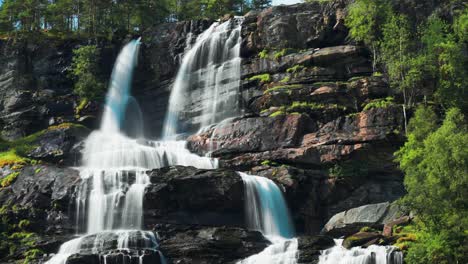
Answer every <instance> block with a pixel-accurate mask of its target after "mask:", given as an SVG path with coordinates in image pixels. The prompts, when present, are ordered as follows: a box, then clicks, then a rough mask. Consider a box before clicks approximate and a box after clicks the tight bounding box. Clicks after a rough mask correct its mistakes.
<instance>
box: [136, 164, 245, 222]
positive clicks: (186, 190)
mask: <svg viewBox="0 0 468 264" xmlns="http://www.w3.org/2000/svg"><path fill="white" fill-rule="evenodd" d="M149 176H150V179H151V184H150V185H149V186H148V187H147V188H146V191H145V197H144V202H143V207H144V219H145V225H147V226H151V225H152V224H155V223H178V224H200V225H214V226H220V225H228V226H233V225H234V226H243V219H244V185H243V182H242V179H241V177H240V176H239V175H238V174H237V173H236V172H234V171H232V170H225V169H217V170H201V169H196V168H194V167H182V166H175V167H167V168H162V169H157V170H153V171H151V172H149Z"/></svg>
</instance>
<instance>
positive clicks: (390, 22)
mask: <svg viewBox="0 0 468 264" xmlns="http://www.w3.org/2000/svg"><path fill="white" fill-rule="evenodd" d="M445 4H447V3H445ZM445 4H444V3H442V2H440V3H439V2H438V3H434V2H430V1H426V2H421V5H418V6H417V7H416V6H414V5H409V4H406V3H405V4H404V3H403V1H396V2H389V1H384V0H377V1H373V0H356V1H355V2H354V3H353V4H352V5H351V6H350V9H349V15H348V18H347V20H346V24H347V25H348V26H349V27H350V36H351V37H352V38H353V39H354V40H356V41H361V42H363V43H364V44H366V45H367V46H368V47H370V48H371V51H372V53H373V61H374V63H373V66H374V76H382V75H384V76H385V77H388V79H389V81H390V85H391V87H392V89H394V91H396V92H399V93H401V94H402V95H403V100H404V102H403V103H404V104H403V105H404V109H408V108H413V109H416V111H415V114H414V116H413V118H411V119H410V122H409V124H408V126H407V134H406V136H407V142H406V143H405V145H404V146H403V147H402V148H401V149H400V150H399V151H398V152H397V153H396V156H397V161H398V162H399V163H400V168H401V169H402V171H403V172H404V173H405V180H404V183H405V187H406V190H407V192H408V193H407V195H406V196H405V197H404V198H403V199H402V203H403V204H404V205H405V206H407V207H408V208H409V209H410V210H412V211H413V212H415V213H416V215H417V219H416V221H415V223H414V224H413V225H411V226H407V227H404V228H402V229H401V230H399V232H398V233H399V234H398V235H399V236H400V237H399V239H398V240H397V243H396V245H397V246H398V247H400V248H401V249H404V250H406V251H407V252H406V258H405V263H410V264H423V263H424V264H436V263H468V259H467V258H468V256H467V255H466V250H467V248H466V245H467V241H468V233H467V230H466V226H467V225H468V209H467V208H468V207H467V206H466V193H468V185H467V182H468V174H467V173H466V172H467V171H468V162H467V161H468V150H467V149H466V147H465V146H466V145H467V144H468V131H467V130H468V129H467V120H466V116H465V115H464V114H463V113H466V112H468V96H467V89H466V88H467V87H468V67H466V65H468V54H467V53H466V50H467V49H468V47H467V44H468V42H467V39H468V31H467V28H468V8H467V6H466V3H464V2H463V1H459V0H451V1H450V4H451V6H452V8H451V9H450V10H451V11H450V12H451V16H450V17H447V16H441V12H433V13H432V14H431V13H430V12H428V11H430V10H437V8H436V7H437V6H439V7H441V8H447V6H444V5H445ZM402 7H404V8H402ZM428 102H431V105H432V107H429V106H428ZM392 103H393V102H392V100H387V99H384V100H378V101H373V102H371V103H369V104H368V105H366V106H365V107H364V108H365V109H369V108H372V107H387V106H388V105H390V104H392ZM436 113H437V114H436ZM405 114H406V112H405Z"/></svg>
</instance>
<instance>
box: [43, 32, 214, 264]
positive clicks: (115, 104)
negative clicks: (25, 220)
mask: <svg viewBox="0 0 468 264" xmlns="http://www.w3.org/2000/svg"><path fill="white" fill-rule="evenodd" d="M138 46H139V40H136V41H131V42H130V43H129V44H127V45H126V46H125V47H124V48H123V49H122V51H121V52H120V54H119V56H118V57H117V61H116V63H115V66H114V70H113V72H112V79H111V83H110V86H109V91H108V93H107V98H106V106H105V109H104V113H103V119H102V123H101V127H100V129H99V130H97V131H94V132H93V133H91V134H90V135H89V137H88V138H87V139H86V142H85V146H84V150H83V158H82V164H83V166H82V167H81V168H80V176H81V178H82V180H83V181H82V182H83V183H82V185H81V186H80V188H79V190H78V195H77V199H76V203H77V216H78V217H77V219H78V220H77V226H81V224H82V223H80V219H81V220H82V221H84V223H83V225H84V226H85V227H86V228H85V231H86V235H84V236H82V237H78V238H76V239H73V240H70V241H68V242H66V243H64V244H63V245H62V246H61V247H60V250H59V252H58V254H56V255H55V256H54V257H53V258H51V259H50V260H49V261H48V262H47V263H49V264H65V263H66V261H67V259H68V257H69V256H70V255H72V254H75V253H80V252H86V251H91V252H92V253H96V254H97V253H100V254H101V252H102V251H103V250H112V249H115V248H108V246H109V245H107V246H105V245H106V243H108V242H109V241H112V240H115V239H117V241H118V243H117V248H116V249H124V248H126V249H128V248H132V247H134V246H135V245H136V244H138V241H140V242H141V241H142V240H144V241H150V242H151V243H149V245H150V246H151V249H152V250H156V249H157V248H156V247H157V243H156V242H155V241H156V239H155V237H154V234H153V232H151V231H138V230H139V229H141V228H142V227H143V196H144V190H145V188H146V186H147V185H148V184H149V183H150V179H149V176H148V175H147V174H146V171H147V170H150V169H155V168H161V167H164V166H169V165H185V166H189V165H191V166H196V167H198V168H206V169H210V168H214V167H217V163H216V161H215V160H212V159H210V158H206V157H199V156H197V155H195V154H192V153H190V152H189V151H188V150H187V149H186V148H185V142H183V141H170V142H157V141H148V140H145V139H143V138H140V139H135V138H129V137H128V136H127V135H125V132H126V130H127V129H128V127H126V126H128V122H127V119H128V117H127V116H126V114H127V108H128V107H130V103H131V102H133V105H132V107H135V108H139V107H138V104H137V103H136V101H135V100H134V99H133V97H132V96H131V94H130V90H131V78H132V72H133V68H134V67H135V64H136V58H137V55H138ZM135 112H136V113H140V112H141V111H139V109H137V111H135ZM140 120H141V118H140ZM132 125H134V126H135V127H133V128H131V130H132V131H133V132H134V134H136V135H142V134H143V133H142V132H143V131H142V129H143V125H142V124H135V122H133V123H132ZM116 236H117V238H116ZM93 238H94V242H93V243H91V244H92V246H91V247H90V243H89V239H93ZM153 242H154V243H153ZM145 243H146V242H145ZM142 246H143V248H145V247H146V245H141V243H140V245H138V247H135V249H142ZM139 252H140V253H141V251H139ZM104 260H106V256H105V255H104ZM139 261H140V262H142V261H143V257H142V256H140V257H139ZM162 261H164V259H162Z"/></svg>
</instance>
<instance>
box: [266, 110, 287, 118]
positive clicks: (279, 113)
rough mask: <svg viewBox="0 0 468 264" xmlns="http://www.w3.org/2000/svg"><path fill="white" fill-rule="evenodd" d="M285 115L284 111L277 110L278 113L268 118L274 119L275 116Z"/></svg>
mask: <svg viewBox="0 0 468 264" xmlns="http://www.w3.org/2000/svg"><path fill="white" fill-rule="evenodd" d="M285 114H286V113H285V112H284V111H281V110H279V111H276V112H274V113H272V114H270V117H276V116H280V115H285Z"/></svg>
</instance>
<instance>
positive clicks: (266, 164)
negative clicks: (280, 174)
mask: <svg viewBox="0 0 468 264" xmlns="http://www.w3.org/2000/svg"><path fill="white" fill-rule="evenodd" d="M261 164H262V165H263V166H279V163H278V162H274V161H271V160H264V161H262V163H261Z"/></svg>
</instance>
